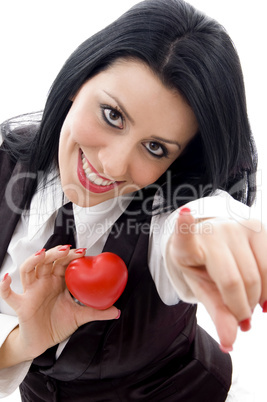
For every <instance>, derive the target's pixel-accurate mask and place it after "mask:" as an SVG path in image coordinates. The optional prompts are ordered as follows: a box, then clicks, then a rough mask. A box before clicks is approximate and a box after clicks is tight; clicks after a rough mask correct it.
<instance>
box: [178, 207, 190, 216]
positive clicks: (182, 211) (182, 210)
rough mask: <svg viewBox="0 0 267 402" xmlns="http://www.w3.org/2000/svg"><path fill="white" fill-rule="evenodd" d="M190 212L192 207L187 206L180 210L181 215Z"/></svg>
mask: <svg viewBox="0 0 267 402" xmlns="http://www.w3.org/2000/svg"><path fill="white" fill-rule="evenodd" d="M190 213H191V209H190V208H187V207H184V208H181V209H180V211H179V214H180V215H188V214H190Z"/></svg>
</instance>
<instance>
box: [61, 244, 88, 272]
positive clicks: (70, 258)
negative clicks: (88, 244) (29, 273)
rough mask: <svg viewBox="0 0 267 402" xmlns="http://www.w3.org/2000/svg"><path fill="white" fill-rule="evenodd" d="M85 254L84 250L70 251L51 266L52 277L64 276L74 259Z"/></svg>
mask: <svg viewBox="0 0 267 402" xmlns="http://www.w3.org/2000/svg"><path fill="white" fill-rule="evenodd" d="M85 253H86V248H79V249H72V250H70V251H69V253H68V255H67V256H66V257H62V258H59V259H57V260H55V261H54V264H53V275H55V276H65V271H66V268H67V266H68V265H69V263H70V262H71V261H73V260H74V259H78V258H81V257H84V255H85Z"/></svg>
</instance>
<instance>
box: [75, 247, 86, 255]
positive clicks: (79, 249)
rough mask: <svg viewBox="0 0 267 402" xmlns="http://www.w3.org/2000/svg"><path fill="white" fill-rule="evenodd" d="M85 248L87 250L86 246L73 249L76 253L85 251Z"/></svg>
mask: <svg viewBox="0 0 267 402" xmlns="http://www.w3.org/2000/svg"><path fill="white" fill-rule="evenodd" d="M85 250H87V249H86V248H77V250H75V253H76V254H83V253H84V252H85Z"/></svg>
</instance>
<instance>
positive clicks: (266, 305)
mask: <svg viewBox="0 0 267 402" xmlns="http://www.w3.org/2000/svg"><path fill="white" fill-rule="evenodd" d="M262 312H263V313H267V300H266V301H265V302H264V303H263V305H262Z"/></svg>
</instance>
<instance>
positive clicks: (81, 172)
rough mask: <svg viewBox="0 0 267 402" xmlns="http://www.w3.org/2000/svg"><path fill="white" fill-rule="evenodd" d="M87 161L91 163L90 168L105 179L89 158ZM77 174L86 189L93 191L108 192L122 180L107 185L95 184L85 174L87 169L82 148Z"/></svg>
mask: <svg viewBox="0 0 267 402" xmlns="http://www.w3.org/2000/svg"><path fill="white" fill-rule="evenodd" d="M87 163H88V164H89V165H90V168H91V169H92V171H93V172H94V173H96V174H97V175H98V176H99V177H100V178H101V179H105V178H104V177H102V176H101V175H100V174H99V173H98V172H97V171H96V170H95V168H94V167H93V166H92V165H91V164H90V163H89V161H88V160H87ZM77 175H78V179H79V181H80V183H81V184H82V186H83V187H84V188H86V190H88V191H91V192H92V193H106V192H107V191H110V190H113V189H114V188H115V187H117V186H118V185H119V184H120V183H122V182H121V181H115V182H114V183H112V184H109V185H107V186H100V185H98V184H95V183H93V182H91V181H90V180H89V179H88V178H87V177H86V174H85V171H84V169H83V163H82V151H81V149H80V150H79V157H78V167H77Z"/></svg>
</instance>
